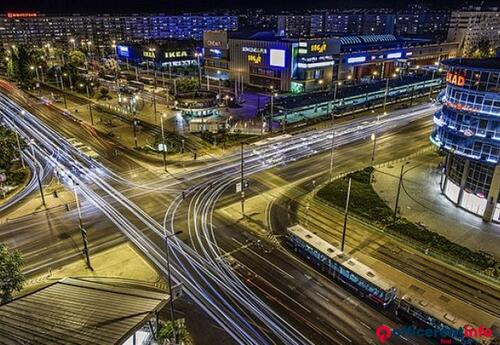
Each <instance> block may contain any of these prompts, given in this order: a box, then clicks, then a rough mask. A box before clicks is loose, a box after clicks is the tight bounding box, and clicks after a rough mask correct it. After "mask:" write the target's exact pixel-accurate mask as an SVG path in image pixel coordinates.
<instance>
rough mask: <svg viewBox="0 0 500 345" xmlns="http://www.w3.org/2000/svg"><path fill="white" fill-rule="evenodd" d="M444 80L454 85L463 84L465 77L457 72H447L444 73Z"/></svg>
mask: <svg viewBox="0 0 500 345" xmlns="http://www.w3.org/2000/svg"><path fill="white" fill-rule="evenodd" d="M446 82H448V83H450V84H453V85H456V86H464V85H465V77H464V76H463V75H460V74H458V73H453V72H448V73H446Z"/></svg>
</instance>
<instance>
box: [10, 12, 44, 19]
mask: <svg viewBox="0 0 500 345" xmlns="http://www.w3.org/2000/svg"><path fill="white" fill-rule="evenodd" d="M29 17H38V14H37V13H35V12H8V13H7V18H29Z"/></svg>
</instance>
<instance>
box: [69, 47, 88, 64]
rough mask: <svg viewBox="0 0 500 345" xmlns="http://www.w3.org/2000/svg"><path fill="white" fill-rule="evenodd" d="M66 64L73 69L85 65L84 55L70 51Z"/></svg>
mask: <svg viewBox="0 0 500 345" xmlns="http://www.w3.org/2000/svg"><path fill="white" fill-rule="evenodd" d="M67 63H68V64H70V65H72V66H74V67H81V66H84V65H85V54H84V53H82V52H81V51H79V50H72V51H70V52H69V54H68V61H67Z"/></svg>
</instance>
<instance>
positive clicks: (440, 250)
mask: <svg viewBox="0 0 500 345" xmlns="http://www.w3.org/2000/svg"><path fill="white" fill-rule="evenodd" d="M372 172H373V168H372V167H369V168H366V169H364V170H361V171H358V172H355V173H352V174H350V175H348V176H346V177H344V178H342V179H338V180H335V181H333V182H331V183H328V184H327V185H325V186H324V187H323V188H321V189H320V190H319V191H318V192H317V193H316V197H317V198H319V199H320V200H321V201H323V202H326V203H327V204H330V205H331V206H333V207H337V208H340V209H344V208H345V201H346V197H347V188H348V180H349V177H351V178H352V182H351V197H350V202H349V212H352V213H354V214H355V215H357V216H360V217H362V218H363V219H364V220H366V221H368V222H369V223H372V224H373V225H376V226H378V227H380V228H383V229H384V230H385V231H387V232H389V233H391V234H393V235H395V236H397V237H398V238H400V239H401V240H403V241H405V242H406V243H408V242H410V243H412V244H415V247H417V248H418V249H423V248H425V249H424V250H426V252H427V253H429V252H432V253H435V254H438V256H441V257H443V258H448V259H450V260H451V261H453V262H458V263H460V264H462V265H464V266H467V267H469V268H472V269H474V270H476V271H479V272H480V273H482V274H484V275H486V276H489V277H492V278H494V279H497V280H498V279H499V278H500V262H498V261H497V260H495V258H494V257H493V256H492V255H490V254H488V253H485V252H482V251H472V250H470V249H468V248H466V247H464V246H461V245H459V244H457V243H454V242H452V241H450V240H448V239H447V238H446V237H444V236H441V235H440V234H438V233H436V232H433V231H430V230H429V229H427V228H426V227H424V226H421V225H418V224H416V223H413V222H411V221H409V220H408V219H406V218H404V217H397V218H396V219H393V211H392V210H391V209H390V208H389V206H387V204H386V203H385V202H384V200H383V199H382V198H380V197H379V195H378V194H377V193H376V192H375V190H374V189H373V187H372V185H371V181H370V176H371V174H372ZM408 240H410V241H408Z"/></svg>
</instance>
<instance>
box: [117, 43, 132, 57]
mask: <svg viewBox="0 0 500 345" xmlns="http://www.w3.org/2000/svg"><path fill="white" fill-rule="evenodd" d="M116 52H117V54H118V56H123V57H130V50H129V47H127V46H120V45H118V46H116Z"/></svg>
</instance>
